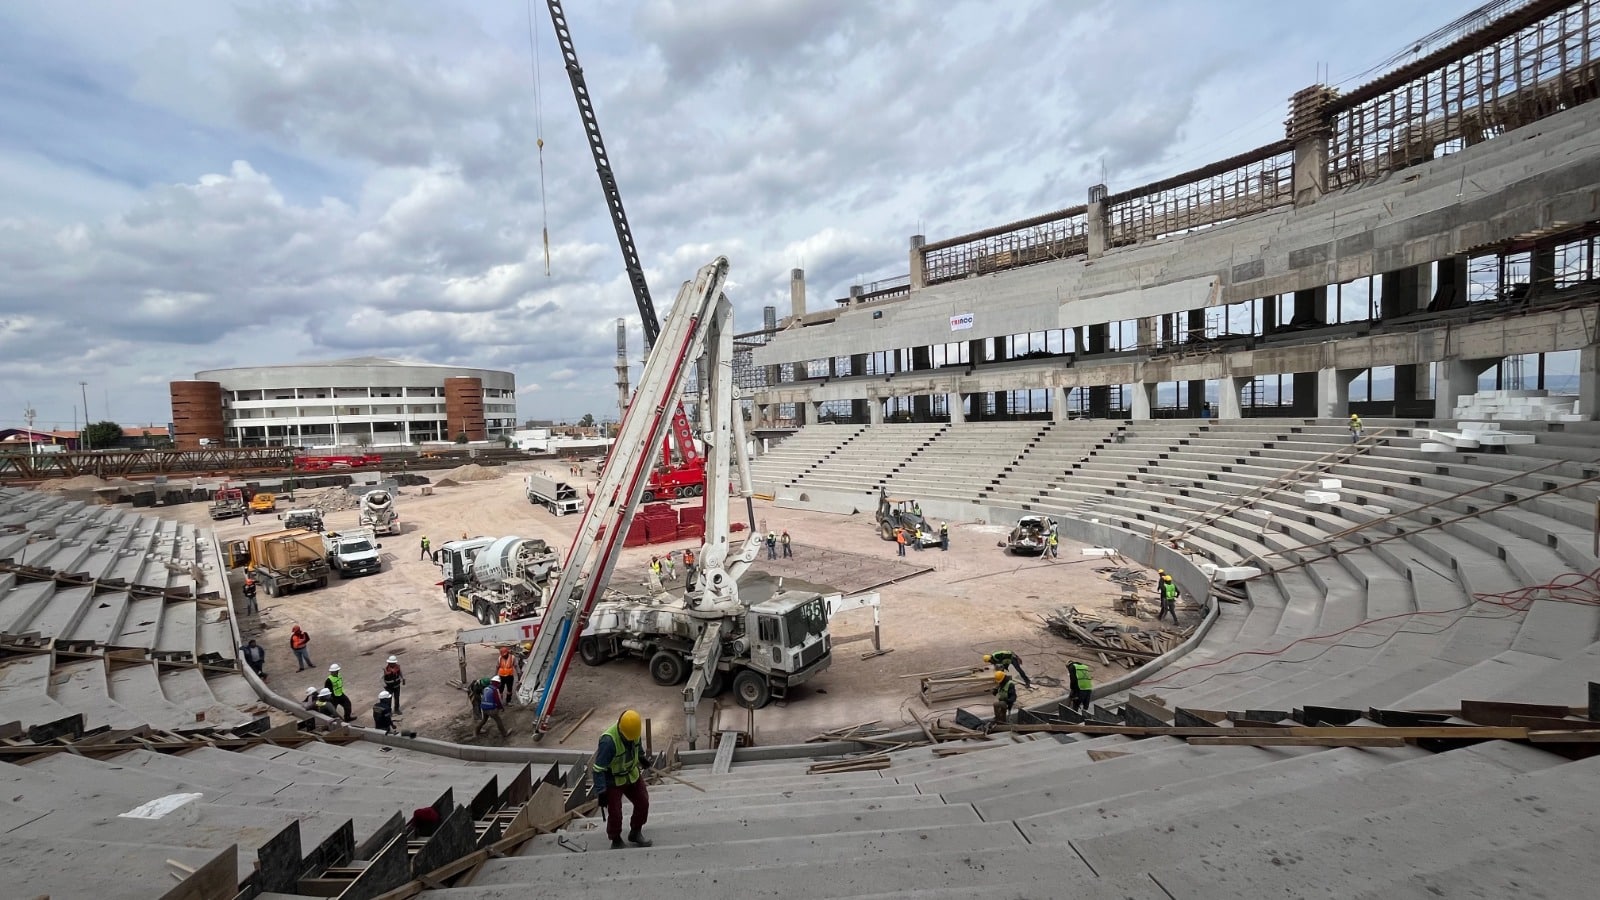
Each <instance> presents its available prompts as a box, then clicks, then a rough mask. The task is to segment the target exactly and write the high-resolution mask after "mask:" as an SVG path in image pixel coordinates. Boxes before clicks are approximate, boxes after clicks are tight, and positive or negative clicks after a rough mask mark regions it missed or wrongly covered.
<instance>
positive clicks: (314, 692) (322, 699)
mask: <svg viewBox="0 0 1600 900" xmlns="http://www.w3.org/2000/svg"><path fill="white" fill-rule="evenodd" d="M306 709H309V710H311V711H312V712H314V713H321V714H322V715H324V716H327V717H328V718H330V719H337V718H339V707H337V706H335V705H334V703H333V691H330V690H328V689H327V688H322V689H320V690H319V689H317V688H314V687H308V688H306Z"/></svg>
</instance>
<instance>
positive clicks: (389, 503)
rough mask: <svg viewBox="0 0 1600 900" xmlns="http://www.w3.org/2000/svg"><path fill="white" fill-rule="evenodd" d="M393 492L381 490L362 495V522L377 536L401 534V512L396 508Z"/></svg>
mask: <svg viewBox="0 0 1600 900" xmlns="http://www.w3.org/2000/svg"><path fill="white" fill-rule="evenodd" d="M394 506H395V498H394V493H393V492H392V491H388V490H385V489H383V488H379V489H377V490H375V491H367V492H366V493H365V494H362V495H361V521H360V524H361V525H362V526H364V527H368V528H371V529H372V530H373V532H374V533H375V534H385V535H386V534H399V533H400V512H399V511H398V510H396V509H395V508H394Z"/></svg>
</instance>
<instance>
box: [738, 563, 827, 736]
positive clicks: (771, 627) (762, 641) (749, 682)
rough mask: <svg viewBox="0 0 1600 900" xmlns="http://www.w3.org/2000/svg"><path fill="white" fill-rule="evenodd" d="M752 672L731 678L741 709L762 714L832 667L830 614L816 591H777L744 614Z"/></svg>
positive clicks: (743, 672) (740, 673)
mask: <svg viewBox="0 0 1600 900" xmlns="http://www.w3.org/2000/svg"><path fill="white" fill-rule="evenodd" d="M744 618H745V633H744V640H745V641H746V642H748V644H749V647H750V661H749V666H750V668H748V669H745V670H743V671H741V672H739V673H738V674H736V675H734V677H733V693H734V697H735V698H736V699H737V700H738V702H739V705H740V706H743V707H746V708H748V709H760V708H761V707H763V706H765V705H767V701H768V700H770V699H772V698H773V697H777V698H780V699H781V698H782V697H783V696H784V694H785V693H787V689H788V688H790V687H793V686H795V685H797V684H803V683H805V682H806V681H809V680H811V679H812V678H813V677H815V676H817V675H819V674H821V673H822V671H823V670H825V669H827V668H828V666H829V665H830V664H831V663H832V662H833V653H832V647H831V639H830V638H829V635H828V609H827V606H826V605H825V604H824V603H823V599H822V595H821V594H818V593H816V592H814V591H788V590H779V591H777V592H775V593H774V594H773V595H772V596H771V597H770V598H768V599H766V600H763V601H761V602H760V603H756V604H752V605H751V606H750V607H749V609H748V610H746V612H745V616H744Z"/></svg>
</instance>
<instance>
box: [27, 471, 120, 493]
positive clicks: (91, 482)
mask: <svg viewBox="0 0 1600 900" xmlns="http://www.w3.org/2000/svg"><path fill="white" fill-rule="evenodd" d="M116 486H117V485H113V484H112V483H111V482H109V481H106V480H105V479H104V478H101V477H100V476H98V475H77V476H74V477H72V478H52V479H50V480H49V481H43V482H40V483H39V488H38V489H39V490H41V491H50V492H51V493H60V492H62V491H96V490H99V489H101V488H108V487H116Z"/></svg>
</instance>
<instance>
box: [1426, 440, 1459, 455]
mask: <svg viewBox="0 0 1600 900" xmlns="http://www.w3.org/2000/svg"><path fill="white" fill-rule="evenodd" d="M1419 449H1421V450H1422V452H1423V453H1449V452H1450V451H1451V450H1454V449H1455V448H1454V447H1452V446H1450V445H1449V444H1441V443H1439V442H1438V441H1423V442H1422V446H1421V447H1420V448H1419Z"/></svg>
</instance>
